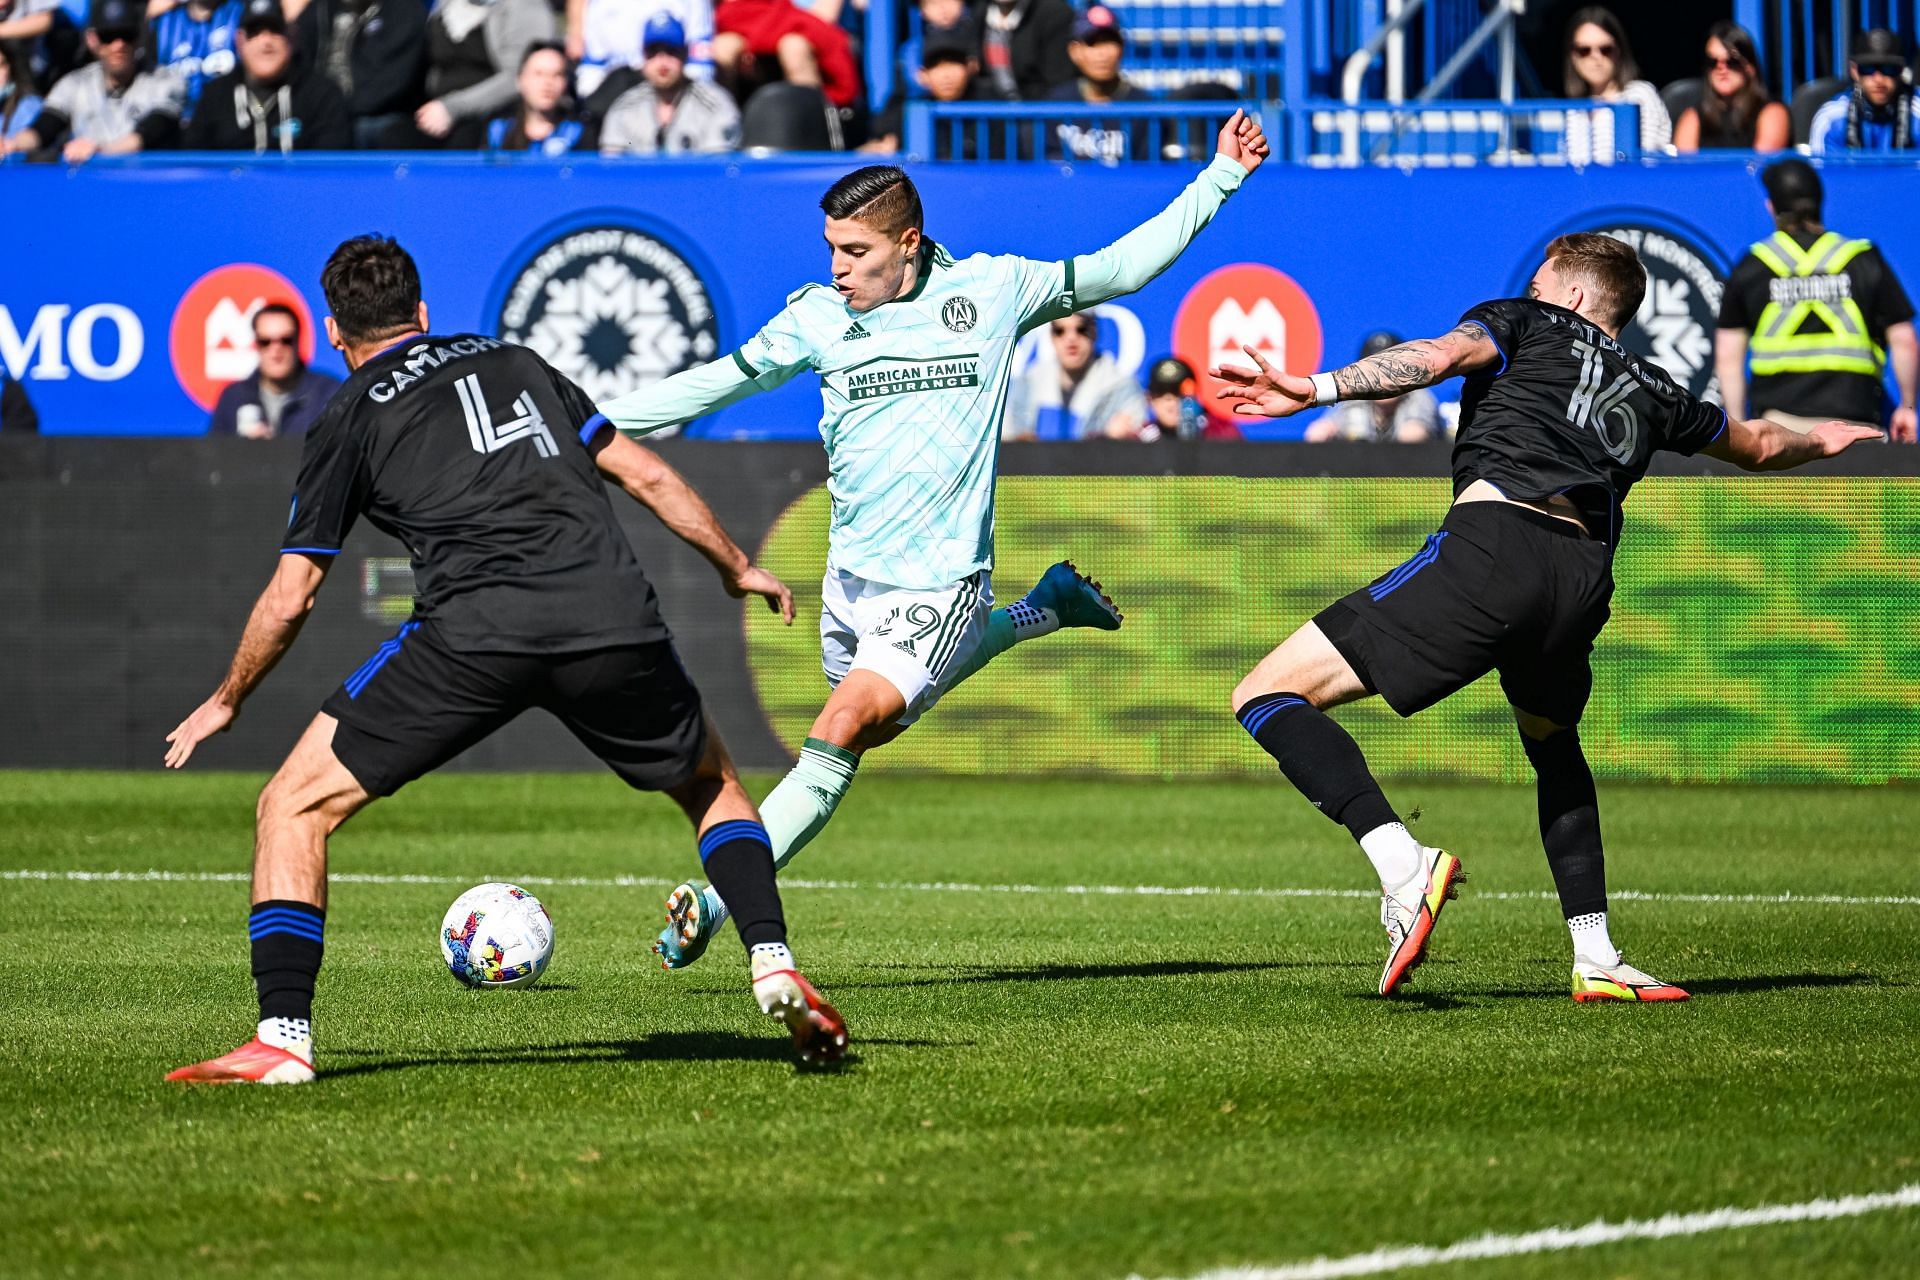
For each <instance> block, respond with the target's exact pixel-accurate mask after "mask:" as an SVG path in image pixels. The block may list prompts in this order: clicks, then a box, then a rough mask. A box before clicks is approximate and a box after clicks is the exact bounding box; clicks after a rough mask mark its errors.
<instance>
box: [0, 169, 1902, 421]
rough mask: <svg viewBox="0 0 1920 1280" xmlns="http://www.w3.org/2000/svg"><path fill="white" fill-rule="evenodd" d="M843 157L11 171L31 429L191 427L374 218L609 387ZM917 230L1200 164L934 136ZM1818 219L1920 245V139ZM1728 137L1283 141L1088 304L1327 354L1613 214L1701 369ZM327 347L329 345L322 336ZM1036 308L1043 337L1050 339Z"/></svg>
mask: <svg viewBox="0 0 1920 1280" xmlns="http://www.w3.org/2000/svg"><path fill="white" fill-rule="evenodd" d="M854 164H855V160H854V158H852V157H848V158H846V159H844V160H822V159H818V158H810V159H793V160H780V159H775V160H752V159H740V158H735V159H728V160H704V159H703V160H686V161H680V162H651V163H635V162H620V161H599V160H588V161H583V162H580V163H571V164H564V165H563V164H555V163H550V162H505V163H503V162H501V161H498V160H488V159H484V158H431V159H424V160H423V159H419V158H413V157H409V158H407V159H405V160H400V161H396V160H395V159H394V158H392V157H387V158H382V159H378V160H376V159H372V158H365V159H357V158H338V159H336V158H325V159H315V160H309V161H301V162H293V163H286V164H281V163H269V164H246V165H238V166H236V165H233V164H231V163H230V162H213V161H211V160H210V159H209V160H205V161H202V160H197V159H193V158H175V159H160V158H156V159H154V160H152V161H149V162H142V163H134V164H96V165H89V166H86V167H85V168H81V169H67V168H62V167H10V168H8V169H7V170H6V171H5V172H4V173H0V193H3V194H4V200H5V204H6V207H7V208H8V209H10V210H20V211H25V213H26V214H27V216H23V217H21V218H19V219H16V220H13V221H12V225H11V226H10V229H9V236H8V240H7V244H6V247H5V248H4V249H0V363H3V364H4V368H5V371H6V373H7V375H8V376H10V377H13V378H16V379H18V380H20V381H21V382H23V383H24V384H25V385H26V387H27V389H28V391H29V393H30V394H31V396H32V398H33V400H34V402H35V404H36V406H37V407H38V409H39V412H40V420H41V429H42V430H43V431H44V432H46V433H49V434H81V435H84V434H129V435H195V434H199V433H201V432H203V431H204V430H205V429H206V422H207V414H208V410H209V408H210V407H211V405H212V403H213V400H214V398H215V397H216V396H217V395H218V393H219V390H220V388H221V387H222V386H224V385H225V384H227V383H229V382H231V381H234V380H236V379H238V378H242V377H245V376H247V375H248V374H249V373H250V372H251V371H252V368H253V360H254V356H253V352H252V345H251V333H250V329H249V317H250V316H251V314H252V312H253V311H254V310H256V309H257V308H258V307H259V306H261V305H264V304H265V303H268V302H274V301H283V302H287V303H289V304H290V305H293V306H294V307H295V309H296V311H298V312H299V313H300V314H301V316H302V317H303V319H304V320H306V321H307V323H306V325H305V330H306V334H307V335H308V339H309V342H311V340H312V338H313V337H314V336H315V335H316V334H317V333H318V323H317V322H318V320H319V318H320V317H321V316H322V315H323V314H324V312H325V303H324V300H323V299H322V297H321V293H320V288H319V272H320V267H321V264H322V263H323V262H324V261H325V259H326V257H327V254H328V252H329V251H330V250H331V249H332V248H333V247H334V245H335V244H337V243H338V242H339V241H340V240H342V239H344V238H346V237H348V236H351V235H355V234H358V233H362V232H368V231H378V232H383V233H386V234H389V235H393V236H395V237H397V238H398V239H399V240H400V241H401V242H402V243H403V244H405V245H406V246H407V247H408V248H409V249H410V250H411V251H412V252H413V254H414V256H415V257H416V259H417V260H418V261H419V264H420V269H421V274H422V277H423V279H424V281H425V289H426V298H427V303H428V306H429V308H430V310H431V313H432V317H433V322H434V327H435V329H436V330H438V331H441V332H453V331H459V330H472V331H478V332H481V333H486V334H494V335H500V336H503V337H506V338H509V339H512V340H514V341H520V342H525V343H528V344H529V345H531V346H533V347H534V348H536V349H537V350H539V351H541V352H542V353H543V354H544V355H546V356H547V358H548V359H549V360H551V361H552V362H553V363H554V364H555V365H556V366H558V367H559V368H561V369H562V370H564V371H565V372H567V373H568V374H569V375H571V376H572V377H574V378H575V379H576V380H577V381H579V382H580V383H581V384H582V385H583V386H585V387H586V388H588V389H589V390H590V391H592V392H593V393H594V394H595V395H596V396H610V395H613V394H617V393H619V392H622V391H626V390H631V389H633V388H636V387H640V386H644V385H646V384H648V383H650V382H652V381H655V380H657V379H659V378H661V377H664V376H666V375H667V374H669V373H672V372H674V371H675V370H678V369H682V368H686V367H688V366H689V365H692V364H695V363H699V362H701V361H704V360H707V359H711V358H713V357H715V356H716V355H722V354H724V353H726V352H727V351H729V350H731V349H733V348H734V347H736V346H738V345H739V344H741V343H742V342H744V341H745V340H746V339H747V338H748V337H750V336H751V335H752V333H753V332H754V330H755V329H756V328H757V327H758V326H759V325H760V324H761V323H762V322H763V321H764V320H765V319H766V318H767V317H769V316H771V315H772V314H773V313H774V312H775V311H777V310H778V309H779V308H780V306H781V305H782V304H783V302H784V301H785V299H786V297H787V295H788V294H789V293H791V292H792V291H793V290H794V289H796V288H798V287H799V286H800V285H801V284H803V283H806V282H807V281H810V280H818V279H823V278H825V276H826V274H827V256H826V251H825V248H824V246H823V243H822V240H821V215H820V213H819V210H818V208H817V202H818V200H819V197H820V194H821V192H822V191H824V190H825V188H826V187H827V186H828V185H829V184H830V183H831V182H832V181H833V180H834V179H835V178H837V177H839V176H840V175H841V174H842V173H844V172H845V171H846V170H847V169H849V168H851V167H853V166H854ZM912 172H913V176H914V179H915V181H916V182H917V183H918V184H919V186H920V189H921V194H922V197H923V200H924V202H925V205H926V210H927V230H928V232H929V234H931V235H932V236H933V237H934V238H936V239H938V240H940V241H941V242H942V243H944V244H946V245H948V246H949V247H950V248H952V249H953V250H954V251H955V252H956V253H959V254H966V253H972V252H989V253H1018V254H1022V255H1025V256H1028V257H1035V258H1057V257H1062V256H1066V255H1070V254H1074V253H1082V252H1088V251H1091V250H1093V249H1096V248H1099V247H1100V246H1102V245H1104V244H1106V243H1108V242H1109V241H1111V240H1113V239H1114V238H1116V237H1117V236H1119V235H1121V234H1123V233H1124V232H1126V231H1127V230H1128V229H1130V228H1131V227H1133V226H1134V225H1136V224H1137V223H1139V222H1140V221H1142V220H1144V219H1146V218H1148V217H1150V216H1151V215H1152V214H1154V213H1155V212H1157V211H1158V210H1159V209H1160V208H1161V207H1162V206H1163V205H1164V204H1165V203H1166V201H1167V200H1168V199H1170V198H1171V197H1172V196H1173V194H1174V193H1175V191H1176V190H1177V188H1178V187H1179V185H1180V184H1181V183H1182V182H1184V181H1185V180H1186V179H1187V178H1188V176H1189V173H1188V171H1186V170H1182V169H1178V168H1174V167H1171V166H1157V165H1156V166H1141V167H1138V168H1132V169H1126V168H1119V169H1093V168H1078V169H1068V168H1054V167H1045V168H1039V167H1025V166H1021V167H1011V166H1010V167H1006V168H998V167H988V166H974V165H920V166H916V167H914V168H913V170H912ZM1826 179H1827V186H1828V192H1827V214H1828V221H1829V222H1830V223H1831V224H1832V225H1833V226H1834V227H1835V228H1837V229H1839V230H1841V231H1843V232H1845V233H1847V234H1848V235H1854V236H1865V237H1869V238H1871V239H1873V240H1875V241H1877V242H1879V243H1880V244H1881V245H1882V246H1883V247H1884V249H1885V250H1886V253H1887V256H1888V258H1889V259H1890V261H1891V262H1892V263H1893V265H1894V267H1895V269H1896V271H1899V270H1907V271H1914V272H1920V224H1916V223H1915V221H1914V219H1913V218H1912V216H1911V211H1912V209H1913V208H1914V207H1915V205H1916V204H1920V169H1910V168H1898V169H1892V168H1847V167H1836V168H1832V169H1829V170H1828V171H1827V174H1826ZM1761 200H1762V193H1761V190H1760V186H1759V183H1758V181H1757V180H1756V178H1755V176H1754V174H1753V173H1752V172H1750V170H1749V169H1748V167H1747V166H1744V165H1738V164H1695V165H1687V164H1674V165H1666V166H1658V165H1655V166H1649V167H1646V168H1642V169H1625V168H1619V167H1615V168H1596V169H1588V170H1574V169H1535V170H1526V169H1508V170H1502V169H1495V168H1485V167H1482V168H1477V169H1470V170H1458V171H1448V170H1441V171H1414V172H1400V171H1392V170H1378V169H1373V170H1353V171H1346V170H1336V171H1328V170H1314V169H1308V168H1302V167H1289V166H1282V165H1273V166H1270V167H1269V169H1267V170H1266V171H1263V172H1262V173H1260V174H1259V175H1258V177H1257V178H1256V179H1255V180H1254V181H1252V182H1251V183H1249V185H1248V186H1247V188H1246V189H1245V190H1244V191H1243V192H1242V193H1241V194H1240V195H1239V196H1237V197H1236V198H1235V199H1234V200H1233V201H1232V202H1231V203H1230V204H1229V205H1228V206H1227V208H1226V209H1225V210H1224V211H1222V213H1221V215H1220V216H1219V218H1218V219H1217V220H1216V221H1215V223H1214V225H1213V226H1212V227H1211V228H1209V229H1208V230H1207V231H1206V232H1205V233H1204V234H1203V235H1202V236H1201V238H1200V240H1199V241H1198V242H1197V243H1196V244H1195V246H1194V247H1193V249H1192V251H1191V252H1189V253H1188V254H1187V255H1186V257H1184V258H1183V259H1182V260H1181V261H1180V262H1179V263H1177V264H1176V265H1175V266H1174V267H1173V268H1172V269H1171V270H1169V271H1168V272H1167V273H1166V274H1165V275H1164V276H1163V277H1161V278H1160V279H1159V280H1157V281H1155V282H1154V283H1153V284H1152V285H1150V286H1148V287H1147V288H1146V289H1145V290H1143V291H1142V292H1141V293H1140V294H1139V295H1137V296H1135V297H1133V298H1129V299H1123V300H1121V301H1120V302H1118V303H1115V304H1112V305H1110V306H1107V307H1103V308H1101V316H1100V318H1101V325H1100V328H1101V338H1102V345H1103V346H1104V347H1105V348H1106V349H1108V350H1110V351H1112V352H1114V353H1115V354H1116V355H1117V356H1118V357H1119V359H1120V360H1121V362H1122V363H1123V364H1125V365H1127V366H1129V367H1133V368H1138V367H1139V366H1141V365H1142V364H1144V363H1145V362H1148V361H1150V360H1152V359H1153V358H1155V357H1157V356H1159V355H1162V354H1165V353H1167V352H1170V351H1171V352H1174V353H1177V354H1179V355H1181V356H1182V357H1183V358H1185V359H1186V360H1187V361H1188V362H1189V363H1191V364H1193V365H1194V366H1195V367H1197V368H1204V367H1205V366H1206V365H1208V364H1209V363H1212V362H1215V361H1217V360H1219V359H1222V358H1231V357H1232V356H1234V355H1235V354H1237V353H1238V350H1239V348H1240V346H1241V345H1242V344H1246V345H1251V346H1254V347H1255V348H1257V349H1260V350H1262V351H1263V352H1264V353H1266V354H1268V355H1269V356H1270V357H1271V358H1273V359H1274V360H1275V361H1276V362H1277V363H1279V362H1284V363H1285V364H1286V365H1287V366H1288V367H1292V368H1310V367H1319V366H1321V365H1323V364H1326V365H1331V364H1336V363H1342V362H1344V361H1346V360H1347V359H1349V358H1351V356H1352V355H1353V354H1354V353H1355V350H1356V348H1357V347H1358V345H1359V343H1360V340H1361V338H1362V337H1363V335H1365V334H1366V333H1368V332H1370V331H1372V330H1375V329H1380V328H1387V329H1392V330H1395V331H1397V332H1399V333H1401V334H1404V335H1407V336H1419V335H1422V334H1427V333H1433V332H1438V331H1440V330H1443V329H1445V328H1447V327H1450V326H1451V325H1452V324H1453V322H1454V321H1455V320H1456V319H1457V318H1458V316H1459V315H1460V313H1461V312H1462V311H1464V310H1465V309H1466V308H1467V307H1468V306H1469V305H1471V304H1473V303H1474V302H1477V301H1479V300H1481V299H1483V298H1488V297H1497V296H1505V295H1509V294H1512V293H1514V292H1517V291H1518V290H1519V289H1520V288H1521V287H1522V286H1523V285H1524V282H1525V280H1526V278H1527V276H1528V275H1529V274H1530V272H1531V271H1532V269H1533V266H1534V265H1535V263H1536V262H1537V260H1538V257H1539V253H1540V250H1541V248H1542V247H1543V246H1544V245H1545V244H1546V243H1547V241H1548V240H1549V239H1551V238H1552V237H1553V236H1555V235H1558V234H1560V233H1562V232H1565V231H1571V230H1598V231H1610V232H1613V233H1614V234H1617V235H1621V236H1624V237H1626V238H1628V239H1630V240H1632V241H1633V242H1634V243H1635V244H1636V245H1637V246H1638V247H1639V249H1640V251H1641V255H1642V257H1643V258H1644V260H1645V261H1646V263H1647V266H1648V268H1649V271H1650V274H1651V276H1652V280H1651V287H1650V289H1649V291H1648V299H1647V304H1646V306H1645V307H1643V308H1642V311H1641V314H1640V316H1639V318H1638V322H1637V324H1636V325H1635V326H1634V328H1633V329H1632V330H1631V331H1630V332H1629V333H1628V335H1627V341H1628V343H1629V345H1634V346H1638V347H1640V348H1642V349H1644V350H1646V351H1648V352H1649V353H1650V354H1651V355H1652V356H1653V358H1654V359H1656V360H1657V361H1659V362H1660V363H1662V364H1664V365H1665V366H1666V367H1667V368H1668V369H1669V370H1670V371H1671V372H1673V373H1674V374H1675V375H1676V376H1678V377H1680V378H1682V379H1683V380H1685V381H1686V382H1688V383H1689V384H1690V385H1691V386H1692V387H1693V388H1694V389H1695V390H1696V391H1698V392H1702V393H1705V392H1707V391H1709V389H1710V381H1711V377H1712V368H1711V365H1712V339H1713V320H1714V315H1715V312H1716V310H1717V308H1718V304H1719V294H1720V281H1721V280H1722V279H1723V278H1724V276H1725V274H1726V272H1727V270H1728V268H1729V267H1730V266H1731V265H1732V263H1733V262H1734V261H1735V260H1737V259H1738V258H1739V257H1740V255H1741V254H1742V253H1743V252H1744V251H1745V248H1746V246H1747V245H1748V244H1749V243H1751V242H1752V241H1753V240H1755V239H1758V238H1759V237H1761V236H1763V235H1765V234H1766V233H1767V232H1768V231H1770V230H1771V221H1770V219H1769V218H1768V216H1767V213H1766V210H1765V209H1764V207H1763V206H1762V203H1761ZM317 346H318V350H317V352H316V353H315V354H314V355H313V361H314V363H315V365H316V366H317V367H319V368H321V369H323V370H326V371H329V372H333V373H341V372H342V369H341V366H340V363H339V360H338V357H337V356H336V355H334V353H332V352H331V351H328V350H327V349H326V345H325V341H324V336H323V335H322V336H321V340H320V341H319V343H318V344H317ZM1045 346H1046V344H1044V343H1041V342H1038V341H1035V340H1032V339H1030V340H1029V348H1030V351H1031V357H1030V358H1034V359H1048V358H1050V356H1049V353H1047V352H1046V351H1045V350H1043V348H1044V347H1045ZM818 413H819V408H818V398H817V395H816V394H815V391H814V388H813V386H812V383H811V380H810V379H805V378H803V379H797V380H796V381H795V382H794V383H793V384H790V385H789V386H788V387H786V388H784V389H783V390H781V391H780V392H777V393H775V394H772V395H768V396H762V397H759V398H757V399H754V400H749V401H747V402H745V403H743V404H740V405H737V406H735V407H733V408H730V409H728V410H726V411H724V412H722V413H719V414H716V415H714V416H713V417H711V418H709V419H706V420H703V421H702V422H700V423H698V424H696V425H695V426H694V428H693V429H692V431H691V434H695V435H703V436H709V437H717V438H728V437H742V436H752V437H784V438H807V437H810V436H812V434H813V433H814V430H815V424H816V421H817V418H818Z"/></svg>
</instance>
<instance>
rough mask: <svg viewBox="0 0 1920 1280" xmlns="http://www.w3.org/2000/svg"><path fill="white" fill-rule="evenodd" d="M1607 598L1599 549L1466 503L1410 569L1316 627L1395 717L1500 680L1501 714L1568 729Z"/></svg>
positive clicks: (1566, 532)
mask: <svg viewBox="0 0 1920 1280" xmlns="http://www.w3.org/2000/svg"><path fill="white" fill-rule="evenodd" d="M1612 597H1613V558H1612V555H1611V553H1610V551H1609V549H1608V547H1607V546H1606V544H1605V543H1601V542H1595V541H1594V540H1592V539H1591V538H1588V537H1587V536H1586V535H1585V534H1583V533H1582V532H1581V531H1580V530H1579V529H1578V528H1576V527H1574V526H1573V525H1570V524H1568V523H1567V522H1566V521H1564V520H1556V519H1554V518H1553V517H1552V516H1547V515H1542V514H1541V513H1539V512H1537V511H1532V510H1529V509H1527V508H1525V507H1516V506H1514V505H1512V504H1511V503H1504V502H1469V503H1463V504H1461V505H1460V506H1456V507H1454V508H1453V510H1451V511H1450V512H1448V513H1447V518H1446V521H1445V522H1444V523H1443V524H1442V525H1441V526H1440V532H1438V533H1436V534H1434V535H1433V536H1432V537H1430V538H1428V539H1427V543H1426V545H1425V546H1424V547H1422V548H1421V549H1420V551H1419V553H1418V554H1416V555H1415V556H1414V557H1413V558H1412V559H1410V560H1408V561H1407V562H1406V563H1405V564H1403V565H1401V566H1400V567H1399V568H1397V569H1395V570H1393V571H1392V572H1391V573H1387V574H1383V575H1382V576H1380V577H1379V578H1376V579H1374V581H1373V582H1372V583H1371V584H1370V585H1368V586H1366V587H1363V588H1361V589H1360V590H1359V591H1356V592H1354V593H1353V594H1352V595H1349V596H1346V597H1344V598H1342V599H1340V600H1337V601H1335V602H1334V603H1333V604H1330V605H1328V606H1327V607H1326V608H1325V609H1323V610H1321V612H1320V614H1319V616H1318V617H1316V618H1315V619H1314V622H1315V623H1317V624H1318V625H1319V627H1320V630H1321V631H1322V632H1324V633H1325V634H1326V637H1327V639H1328V640H1330V641H1332V642H1333V647H1334V648H1335V649H1338V650H1339V651H1340V655H1341V656H1342V657H1344V658H1345V659H1346V660H1347V662H1348V663H1349V664H1350V665H1351V666H1352V667H1353V669H1354V671H1355V672H1356V673H1357V674H1358V675H1359V676H1360V678H1361V679H1362V680H1364V681H1366V683H1367V687H1368V688H1369V689H1371V690H1373V691H1374V692H1375V693H1378V694H1379V695H1380V696H1381V697H1382V698H1383V699H1385V700H1386V704H1387V705H1388V706H1389V707H1392V708H1393V709H1394V710H1395V711H1396V712H1398V713H1399V714H1400V715H1403V716H1410V715H1413V714H1414V713H1415V712H1417V711H1424V710H1426V709H1427V708H1428V707H1430V706H1432V705H1433V704H1434V703H1436V702H1438V701H1440V700H1441V699H1442V698H1444V697H1446V696H1447V695H1448V694H1451V693H1454V692H1455V691H1457V690H1460V689H1464V688H1465V687H1466V686H1468V685H1470V684H1472V683H1473V682H1474V681H1475V680H1478V679H1479V678H1480V677H1481V676H1483V675H1485V674H1487V672H1489V671H1496V670H1497V671H1498V672H1499V673H1500V688H1501V689H1502V690H1503V691H1504V692H1505V693H1506V695H1507V701H1508V702H1510V703H1512V704H1513V705H1514V706H1515V707H1517V708H1519V709H1520V710H1522V711H1525V712H1527V713H1529V714H1531V715H1536V716H1545V717H1546V718H1547V719H1549V720H1551V721H1553V722H1554V723H1555V724H1559V725H1573V724H1577V723H1578V722H1579V720H1580V713H1581V712H1582V711H1583V710H1585V709H1586V705H1587V697H1588V695H1589V694H1591V693H1592V692H1593V669H1592V668H1591V667H1590V666H1589V665H1588V662H1587V659H1588V655H1590V654H1591V653H1592V652H1593V639H1594V637H1595V636H1597V635H1599V634H1600V628H1602V627H1604V626H1605V625H1606V623H1607V614H1608V610H1607V603H1608V601H1609V600H1611V599H1612Z"/></svg>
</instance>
